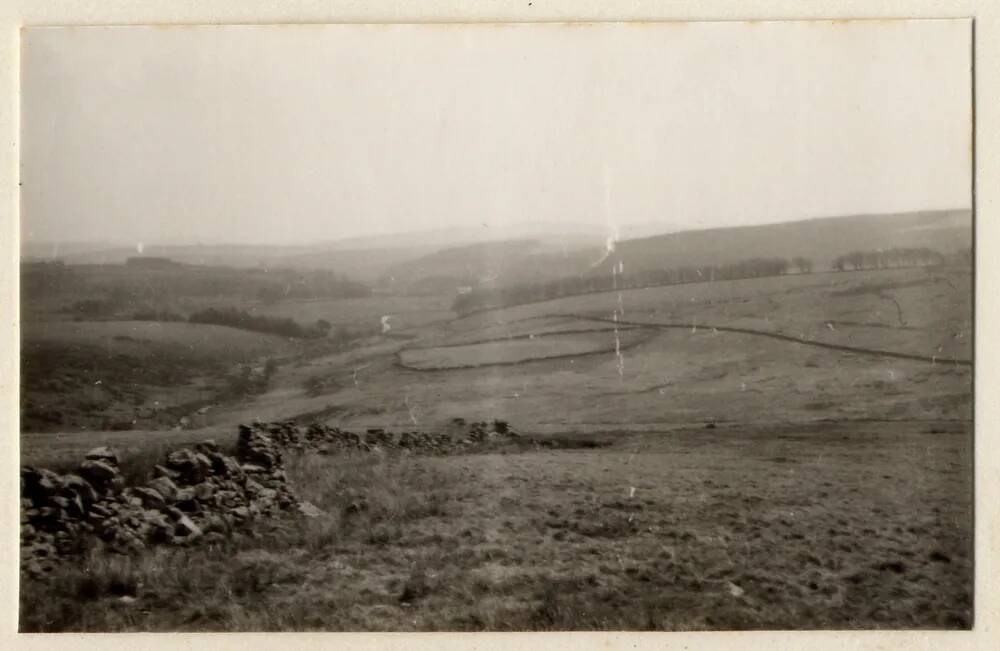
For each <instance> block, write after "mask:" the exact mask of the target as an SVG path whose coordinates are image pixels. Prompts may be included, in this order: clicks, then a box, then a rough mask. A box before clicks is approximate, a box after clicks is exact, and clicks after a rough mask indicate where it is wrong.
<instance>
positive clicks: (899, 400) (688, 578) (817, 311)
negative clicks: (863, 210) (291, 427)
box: [21, 269, 973, 630]
mask: <svg viewBox="0 0 1000 651" xmlns="http://www.w3.org/2000/svg"><path fill="white" fill-rule="evenodd" d="M360 300H364V301H367V303H362V304H360V307H358V310H357V312H353V313H352V312H350V311H349V310H346V309H345V311H344V312H343V313H341V314H344V315H349V316H350V318H356V319H360V320H361V321H365V320H367V321H369V322H370V321H372V320H374V321H375V322H376V323H380V320H381V316H383V315H385V314H398V315H400V319H399V321H398V322H393V321H390V324H392V325H391V327H392V330H391V331H390V332H391V334H392V335H399V336H398V337H397V336H392V337H386V336H381V335H375V336H372V337H369V338H367V339H363V340H358V341H356V342H354V343H353V344H352V345H351V346H350V347H348V348H346V349H342V350H334V351H329V350H327V351H324V350H321V349H318V348H317V349H314V350H308V351H307V350H303V349H295V350H292V351H288V350H287V349H285V348H282V346H281V345H279V344H278V343H277V342H270V341H268V342H264V341H263V340H259V343H260V346H261V347H260V348H257V347H256V344H253V345H251V343H250V340H249V339H247V340H246V342H245V344H246V347H245V348H241V346H242V345H243V344H240V343H238V339H239V338H238V337H236V338H233V339H232V340H231V341H229V340H226V341H225V342H222V341H221V339H220V340H217V339H211V341H213V342H216V343H217V345H218V346H219V347H220V348H219V349H218V350H219V351H220V352H219V353H218V354H219V355H220V359H228V360H229V361H235V360H236V359H241V358H242V356H243V355H244V354H246V355H253V354H257V353H261V354H275V353H276V351H285V352H289V360H288V361H287V362H285V363H283V364H281V365H280V366H279V367H278V368H277V369H276V370H275V372H274V375H273V377H271V379H270V382H269V384H268V387H267V389H266V390H265V391H263V392H261V393H259V394H255V395H253V396H247V397H246V398H245V399H243V400H236V401H232V402H229V403H225V404H219V405H218V406H217V407H215V408H213V409H212V410H211V411H210V412H208V413H207V414H205V416H204V419H203V421H202V424H203V425H204V427H203V428H202V429H199V430H193V431H164V430H165V429H166V428H155V427H148V428H144V429H142V431H136V432H97V431H90V432H72V431H66V430H63V431H60V432H44V433H41V432H40V433H32V434H26V435H24V436H22V441H21V442H22V456H23V458H24V459H25V461H30V462H32V463H36V464H41V465H46V464H59V463H63V464H65V463H68V462H72V460H73V459H78V458H79V455H80V454H82V453H83V452H84V451H86V450H87V449H89V448H90V447H93V446H95V445H98V444H105V443H110V444H113V445H116V446H119V447H121V448H122V449H123V450H124V453H125V454H124V458H125V461H124V463H125V464H139V463H149V460H150V459H152V458H153V457H155V456H156V455H162V453H163V452H165V451H166V450H167V449H168V448H169V447H170V446H175V445H177V444H179V443H187V442H190V441H197V440H200V439H202V438H206V437H214V438H216V439H217V440H219V442H220V443H222V444H224V445H225V444H228V443H229V442H231V441H232V439H233V437H234V436H235V424H236V423H239V422H248V421H250V420H253V419H261V420H280V419H286V418H296V417H300V418H302V419H303V421H312V420H321V421H325V422H328V423H329V424H332V425H339V426H344V427H348V428H354V429H358V428H364V427H374V426H380V427H388V428H390V429H404V428H405V429H424V430H431V431H433V430H437V429H439V428H441V427H444V426H445V425H446V423H448V422H449V421H450V420H451V419H452V418H456V417H462V418H468V419H472V420H489V419H492V418H501V419H504V420H507V421H509V422H511V423H513V424H514V426H515V427H517V429H518V430H519V431H522V432H524V433H527V434H535V435H540V436H547V435H559V436H560V437H565V438H570V439H579V440H581V441H583V442H586V441H589V442H591V443H593V442H596V443H598V444H599V447H592V448H588V449H582V448H581V449H561V450H540V451H529V452H525V453H519V454H503V455H499V454H490V455H468V456H457V457H447V458H423V457H394V456H385V455H368V456H357V455H346V456H343V457H320V456H306V457H301V458H295V457H293V458H292V459H291V461H290V464H291V465H290V468H289V474H290V477H291V478H292V479H293V481H294V482H295V485H296V487H297V490H298V492H299V493H300V495H301V497H302V498H304V499H307V500H309V501H312V502H313V503H315V504H316V505H318V506H320V507H321V508H323V509H324V510H326V511H327V512H328V514H329V516H328V517H325V518H320V519H317V520H315V521H309V522H300V521H278V522H270V523H260V524H259V526H257V527H255V528H254V529H253V531H252V532H247V533H245V534H234V535H233V537H232V538H231V539H230V540H228V541H226V542H225V543H222V544H219V545H216V546H214V547H203V548H197V549H187V550H164V551H157V552H151V553H150V554H149V555H147V556H142V557H137V558H132V559H124V558H109V557H103V556H99V555H97V556H94V557H92V558H89V559H88V560H87V561H86V562H85V563H82V564H80V565H70V564H68V565H67V567H66V568H64V569H63V570H61V571H60V574H59V575H57V576H56V577H53V578H52V579H51V580H49V581H47V582H44V583H33V582H29V583H27V584H25V586H24V589H23V591H22V626H23V628H24V629H25V630H261V629H264V630H311V629H317V630H441V629H447V630H484V629H488V630H524V629H542V630H558V629H590V628H596V629H668V630H682V629H727V628H740V629H743V628H751V629H753V628H911V627H917V628H967V627H968V626H969V625H970V623H971V608H972V604H971V586H972V579H971V577H972V558H971V535H972V533H971V526H972V520H971V515H970V512H971V508H972V507H971V505H972V487H971V463H972V440H971V438H972V436H971V427H972V426H971V419H972V401H973V396H972V368H971V366H969V365H968V364H963V363H962V362H964V361H965V362H967V361H968V360H970V359H971V358H972V331H971V324H972V296H971V275H970V273H969V271H968V270H965V271H964V272H963V271H961V270H957V269H938V270H930V271H928V270H924V269H908V270H883V271H865V272H844V273H830V274H803V275H794V276H785V277H776V278H767V279H756V280H740V281H727V282H717V283H704V284H697V285H694V284H692V285H683V286H671V287H660V288H650V289H642V290H631V291H623V292H611V293H604V294H592V295H586V296H575V297H569V298H565V299H559V300H555V301H549V302H546V303H538V304H532V305H524V306H519V307H513V308H507V309H503V310H496V311H491V312H484V313H480V314H475V315H470V316H467V317H464V318H453V317H448V316H447V315H446V314H445V312H444V307H443V304H440V305H438V307H437V308H433V309H430V311H429V312H424V311H423V310H424V308H425V307H426V306H427V303H426V302H414V303H412V304H409V303H407V304H405V305H397V309H395V310H394V309H391V308H392V304H391V303H390V302H389V301H390V299H389V298H387V297H378V299H377V300H376V299H360ZM421 300H422V299H421ZM438 300H440V301H443V299H438ZM378 301H384V302H383V303H379V302H378ZM336 305H338V302H330V303H329V305H327V304H325V303H322V304H312V303H300V304H294V305H293V304H291V303H289V304H285V305H282V304H278V305H276V306H273V308H274V309H275V310H292V311H287V312H275V313H274V314H281V315H282V316H292V317H293V318H296V319H297V320H300V321H303V322H305V321H308V320H310V319H312V318H328V320H331V322H334V319H333V318H330V317H331V315H334V314H335V313H339V312H337V309H338V308H336V307H335V306H336ZM307 306H308V307H307ZM421 306H423V307H421ZM340 307H344V306H343V304H340ZM294 310H303V311H301V312H297V313H293V311H294ZM305 310H315V311H312V312H308V313H307V312H306V311H305ZM325 310H331V311H330V312H326V311H325ZM366 310H367V311H366ZM407 314H409V315H410V316H411V317H412V319H413V320H412V321H406V320H405V319H406V318H410V317H407ZM323 315H327V316H323ZM343 318H345V319H346V318H348V316H343ZM614 318H617V319H619V320H622V321H626V322H627V323H629V324H631V325H627V326H626V325H622V326H620V327H618V328H617V331H618V332H617V337H618V342H617V343H618V344H619V345H618V346H617V347H616V328H615V325H614V324H613V323H609V322H608V321H607V320H608V319H614ZM664 325H666V326H680V327H671V328H666V329H664V328H661V327H660V326H664ZM397 326H398V327H397ZM60 327H63V326H60ZM81 327H82V326H81ZM106 327H108V328H111V327H112V326H106ZM113 327H114V328H127V327H129V326H113ZM202 327H205V326H202ZM727 327H737V328H743V329H745V330H746V331H745V332H730V331H726V330H724V328H727ZM718 328H723V330H719V329H718ZM39 332H42V330H39ZM56 334H58V337H57V339H58V340H60V341H70V340H72V341H76V340H75V339H73V337H79V338H80V345H84V343H85V342H87V341H90V339H88V337H92V335H90V334H87V333H86V332H85V331H80V332H79V333H76V334H74V332H70V331H67V332H62V331H59V332H57V333H56ZM241 334H249V333H241ZM769 334H780V335H784V336H788V337H794V338H795V339H796V341H790V340H782V339H776V338H774V337H770V336H765V335H769ZM121 335H124V336H128V337H133V338H138V335H137V334H136V333H134V332H133V333H131V334H129V333H128V332H127V331H125V330H123V331H122V332H120V333H119V332H118V331H114V333H112V332H111V331H108V333H106V336H105V337H104V339H102V340H101V341H102V342H104V344H109V345H111V346H113V347H114V346H118V347H127V346H132V345H135V342H130V341H129V340H122V339H116V338H115V337H116V336H121ZM144 336H145V338H146V339H147V340H149V342H148V343H144V344H142V346H144V347H148V348H149V349H150V350H155V349H156V345H154V344H153V342H154V341H156V340H155V338H154V336H153V335H150V334H146V335H144ZM251 337H254V338H256V337H264V336H263V335H251ZM199 341H200V340H197V339H194V340H192V341H191V342H189V343H190V344H191V345H193V346H194V349H193V350H195V351H199V350H200V349H201V348H202V346H203V345H204V346H208V347H207V348H206V350H208V349H209V348H211V345H210V344H202V343H198V342H199ZM205 341H208V340H205ZM109 342H110V343H109ZM815 344H826V345H836V346H851V347H853V348H857V349H867V350H866V351H860V350H859V351H854V352H848V351H844V350H832V349H830V348H825V347H821V346H817V345H815ZM229 347H232V348H231V349H230V348H229ZM616 348H617V351H618V352H617V354H616ZM230 350H231V351H232V355H231V356H228V355H230V353H228V352H225V351H230ZM238 351H243V352H238ZM885 353H899V354H905V355H913V356H916V357H919V358H925V359H900V358H894V357H890V356H887V355H886V354H885ZM401 361H402V362H403V363H402V364H401V363H400V362H401ZM407 361H409V362H410V365H411V366H415V367H418V368H407V367H406V364H407ZM415 361H417V362H420V364H423V366H420V364H414V363H413V362H415ZM465 367H468V368H465ZM138 429H140V428H137V430H138ZM351 504H354V505H355V506H353V507H352V506H350V505H351ZM357 504H363V505H364V507H363V508H358V507H357ZM122 597H128V598H127V599H122ZM95 604H96V605H98V606H99V607H94V606H95Z"/></svg>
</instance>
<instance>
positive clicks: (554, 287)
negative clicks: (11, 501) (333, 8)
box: [12, 18, 982, 633]
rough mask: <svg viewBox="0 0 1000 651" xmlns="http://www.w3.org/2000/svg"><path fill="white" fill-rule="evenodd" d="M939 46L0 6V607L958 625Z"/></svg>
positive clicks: (958, 275)
mask: <svg viewBox="0 0 1000 651" xmlns="http://www.w3.org/2000/svg"><path fill="white" fill-rule="evenodd" d="M973 73H974V70H973V22H972V21H971V20H968V19H958V18H956V19H939V20H904V19H900V20H880V21H866V20H848V21H833V20H798V21H792V20H788V21H718V22H668V21H664V22H604V23H602V22H592V23H522V24H514V23H479V24H473V23H466V24H458V23H452V24H444V23H437V24H311V25H304V24H303V25H294V24H286V25H268V24H259V25H249V24H243V25H225V24H216V25H207V24H206V25H194V24H192V25H171V26H168V25H132V26H71V25H64V26H37V27H25V28H24V29H23V30H22V31H21V34H20V89H21V90H20V143H19V146H20V161H19V163H20V188H19V193H20V217H19V229H20V231H19V232H20V240H19V242H18V248H19V252H20V253H19V264H18V266H19V283H20V285H19V287H20V294H19V295H20V299H19V301H20V305H19V318H18V323H19V332H20V335H19V337H20V343H19V366H20V374H19V380H18V385H19V397H18V401H19V417H20V426H19V441H20V447H19V449H20V453H19V459H18V465H19V466H20V493H19V499H20V506H19V511H20V525H19V526H20V536H19V540H20V544H19V559H18V561H19V593H18V603H17V604H16V606H17V608H18V626H19V630H20V631H21V632H23V633H57V632H58V633H63V632H95V633H126V632H279V631H285V632H398V631H403V632H431V631H433V632H514V631H673V632H677V631H688V632H690V631H747V630H758V631H759V630H764V631H817V630H838V631H841V630H860V631H867V630H914V629H919V630H954V631H968V630H970V629H973V627H974V626H975V625H976V623H977V622H976V618H975V617H974V615H973V613H974V606H975V604H974V598H973V594H974V585H975V580H974V576H975V568H976V561H977V558H976V554H974V538H975V536H974V529H975V526H974V522H975V520H974V504H975V500H974V497H973V496H974V490H973V488H974V481H973V480H974V472H973V471H974V445H973V443H974V440H973V439H974V436H973V435H974V431H973V421H974V418H973V416H974V402H975V401H974V392H973V371H974V360H975V354H974V353H975V341H976V337H975V334H976V333H975V332H974V330H975V328H974V322H975V320H974V311H975V310H974V306H975V293H976V290H977V287H976V285H975V282H974V279H975V263H976V260H975V256H974V251H975V242H976V237H975V234H976V224H975V219H974V194H975V187H974V168H975V164H974V157H973V142H974V138H973V136H974V128H973V126H974V111H973V107H974V88H973V78H974V77H973ZM979 289H981V288H979ZM13 535H14V534H13V533H12V536H13ZM979 560H980V561H981V560H982V559H979Z"/></svg>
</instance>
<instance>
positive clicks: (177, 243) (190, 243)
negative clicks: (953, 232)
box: [21, 207, 972, 250]
mask: <svg viewBox="0 0 1000 651" xmlns="http://www.w3.org/2000/svg"><path fill="white" fill-rule="evenodd" d="M971 210H972V209H971V208H970V207H964V208H958V207H956V208H934V209H928V210H912V211H906V212H900V213H872V214H861V215H818V216H809V217H802V218H800V219H786V220H780V221H766V222H764V221H762V222H760V223H757V224H738V225H735V226H727V225H719V226H714V225H713V226H691V227H684V228H677V229H670V228H668V226H669V225H668V224H664V228H665V230H663V231H662V233H659V232H658V233H656V234H642V235H639V236H637V237H636V238H634V239H644V238H647V237H656V236H657V235H659V234H663V235H667V234H672V233H683V232H689V231H700V230H714V229H725V228H739V227H741V226H766V225H775V224H783V223H794V222H800V221H813V220H823V219H837V218H841V217H845V218H850V217H872V218H880V217H894V216H900V215H907V214H924V213H956V212H968V213H970V217H971ZM652 225H653V224H652V223H648V222H647V223H639V224H629V225H626V226H625V228H623V229H622V230H624V231H626V232H627V229H628V227H632V228H643V227H650V226H652ZM511 226H517V225H516V224H514V225H511ZM566 226H567V227H570V226H572V224H567V225H566ZM470 230H471V229H470ZM439 232H445V229H435V228H428V229H421V230H415V231H396V232H392V233H374V234H370V235H360V236H354V237H347V238H342V239H335V240H324V241H319V242H287V243H273V242H272V243H268V242H261V241H257V242H255V241H243V242H237V241H224V240H222V241H218V242H202V241H194V240H187V241H184V240H171V241H151V242H150V241H144V242H133V241H128V240H111V239H92V240H85V239H81V240H36V239H28V238H22V242H21V243H22V245H25V244H29V245H35V246H41V245H53V244H54V245H82V246H97V245H101V246H110V247H114V248H134V247H136V245H137V244H141V245H142V247H143V248H144V249H150V248H157V247H162V248H168V247H196V246H204V247H227V246H232V247H247V248H267V247H288V248H303V249H309V248H315V247H323V246H327V245H333V244H345V243H347V242H351V241H354V240H358V241H365V240H376V239H378V238H381V237H388V236H401V235H430V234H433V233H439ZM592 232H593V233H597V232H598V231H597V230H596V229H594V230H593V231H592ZM627 239H630V238H629V237H628V236H626V235H623V236H622V237H621V238H620V239H619V241H624V240H627ZM458 246H461V245H458ZM343 248H345V249H348V250H349V249H350V247H343ZM361 248H364V247H361Z"/></svg>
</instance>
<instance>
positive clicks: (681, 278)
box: [452, 258, 813, 314]
mask: <svg viewBox="0 0 1000 651" xmlns="http://www.w3.org/2000/svg"><path fill="white" fill-rule="evenodd" d="M791 269H796V270H797V271H799V272H800V273H808V272H810V271H812V269H813V263H812V261H811V260H808V259H806V258H794V259H793V260H791V261H789V260H787V259H785V258H749V259H746V260H740V261H739V262H734V263H731V264H724V265H705V266H683V267H675V268H672V269H643V270H640V271H635V272H632V273H628V274H622V275H612V276H608V275H603V274H602V275H600V276H595V275H590V276H570V277H565V278H558V279H556V280H552V281H549V282H544V283H522V284H517V285H511V286H510V287H501V288H478V289H474V290H472V291H470V292H467V293H465V294H460V295H459V296H457V297H456V298H455V301H454V303H453V304H452V309H453V310H454V311H455V312H457V313H459V314H468V313H469V312H474V311H476V310H482V309H486V308H492V307H506V306H510V305H520V304H522V303H533V302H538V301H547V300H551V299H554V298H560V297H563V296H573V295H576V294H589V293H594V292H605V291H612V290H615V289H639V288H642V287H657V286H660V285H677V284H682V283H696V282H710V281H713V280H735V279H738V278H760V277H764V276H779V275H782V274H786V273H788V272H789V271H790V270H791Z"/></svg>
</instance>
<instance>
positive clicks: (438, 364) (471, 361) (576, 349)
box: [399, 328, 649, 371]
mask: <svg viewBox="0 0 1000 651" xmlns="http://www.w3.org/2000/svg"><path fill="white" fill-rule="evenodd" d="M648 338H649V337H648V335H647V336H644V335H643V334H642V333H641V332H639V331H638V329H636V328H631V329H628V328H626V329H622V330H617V331H612V330H609V329H602V330H597V331H589V332H587V331H584V332H581V331H578V330H573V331H569V332H544V333H539V334H537V335H536V334H528V335H521V336H517V337H506V338H502V339H487V340H483V341H479V342H470V343H466V344H452V345H447V346H435V347H432V348H407V349H404V350H402V351H400V353H399V360H400V363H401V364H402V365H403V366H405V367H406V368H409V369H415V370H420V371H434V370H437V371H444V370H448V369H461V368H476V367H480V366H496V365H503V364H518V363H520V362H526V361H536V360H549V359H556V358H565V357H578V356H583V355H592V354H595V353H614V352H615V351H623V350H627V349H629V348H631V347H633V346H636V345H638V344H639V343H641V342H642V341H643V340H644V339H648Z"/></svg>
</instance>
